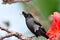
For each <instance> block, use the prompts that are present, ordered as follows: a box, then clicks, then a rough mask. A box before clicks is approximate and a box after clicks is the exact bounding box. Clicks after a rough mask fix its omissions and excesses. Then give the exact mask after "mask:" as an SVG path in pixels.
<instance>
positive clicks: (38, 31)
mask: <svg viewBox="0 0 60 40" xmlns="http://www.w3.org/2000/svg"><path fill="white" fill-rule="evenodd" d="M22 14H23V16H24V17H25V21H26V25H27V27H28V29H29V30H30V31H31V32H32V33H33V34H35V36H36V37H38V36H44V37H45V38H47V39H48V38H49V37H48V36H47V35H46V31H45V29H44V28H43V27H41V26H42V25H41V24H40V23H39V22H38V21H37V20H36V19H35V18H34V17H33V16H32V15H31V14H30V13H25V12H22Z"/></svg>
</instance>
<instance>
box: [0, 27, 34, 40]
mask: <svg viewBox="0 0 60 40" xmlns="http://www.w3.org/2000/svg"><path fill="white" fill-rule="evenodd" d="M0 29H1V30H3V31H6V32H7V33H8V34H6V35H4V36H1V37H0V40H3V39H5V38H8V37H11V36H15V37H17V38H18V39H20V40H32V39H33V38H34V37H35V36H32V37H25V36H23V35H22V34H21V33H18V32H15V31H11V30H8V29H6V28H4V27H0Z"/></svg>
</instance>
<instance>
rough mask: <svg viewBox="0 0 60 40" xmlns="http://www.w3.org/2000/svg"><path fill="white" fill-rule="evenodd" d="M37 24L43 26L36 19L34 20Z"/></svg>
mask: <svg viewBox="0 0 60 40" xmlns="http://www.w3.org/2000/svg"><path fill="white" fill-rule="evenodd" d="M34 22H35V24H37V25H39V26H42V25H41V24H40V23H39V22H38V21H37V20H36V19H34Z"/></svg>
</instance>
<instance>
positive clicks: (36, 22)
mask: <svg viewBox="0 0 60 40" xmlns="http://www.w3.org/2000/svg"><path fill="white" fill-rule="evenodd" d="M34 22H35V24H37V25H39V26H40V27H41V26H42V25H41V24H40V23H39V22H38V21H37V20H36V19H34ZM41 29H42V31H44V32H45V33H46V30H45V29H44V28H43V27H41Z"/></svg>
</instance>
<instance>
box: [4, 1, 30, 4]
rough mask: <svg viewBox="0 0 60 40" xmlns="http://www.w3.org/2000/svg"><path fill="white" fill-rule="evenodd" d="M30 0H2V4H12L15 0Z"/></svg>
mask: <svg viewBox="0 0 60 40" xmlns="http://www.w3.org/2000/svg"><path fill="white" fill-rule="evenodd" d="M29 1H30V0H3V4H7V3H8V4H12V3H17V2H29Z"/></svg>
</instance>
